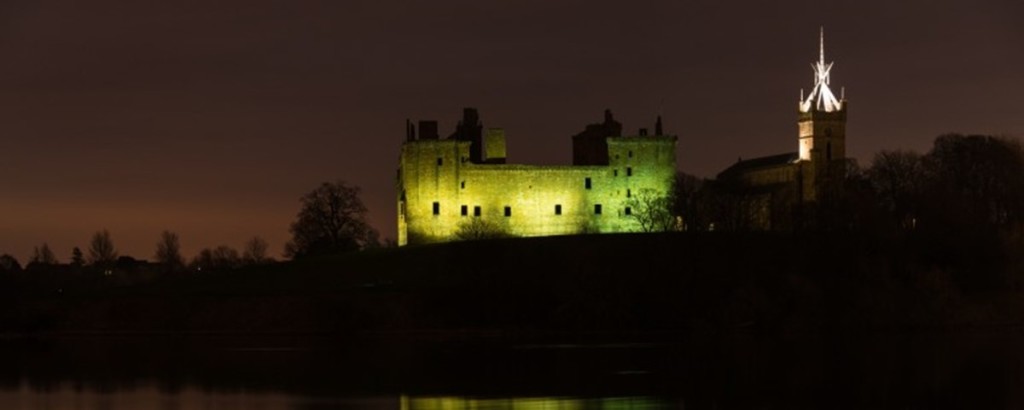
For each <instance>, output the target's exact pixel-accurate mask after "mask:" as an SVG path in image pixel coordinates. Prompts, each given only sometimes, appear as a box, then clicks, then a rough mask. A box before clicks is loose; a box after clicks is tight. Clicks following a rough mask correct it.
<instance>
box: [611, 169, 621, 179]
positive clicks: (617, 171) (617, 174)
mask: <svg viewBox="0 0 1024 410" xmlns="http://www.w3.org/2000/svg"><path fill="white" fill-rule="evenodd" d="M612 176H616V177H617V176H619V170H617V169H616V170H615V171H613V173H612Z"/></svg>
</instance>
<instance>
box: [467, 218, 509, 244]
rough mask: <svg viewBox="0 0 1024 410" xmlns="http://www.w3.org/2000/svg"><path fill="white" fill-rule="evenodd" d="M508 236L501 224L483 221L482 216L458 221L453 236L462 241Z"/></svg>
mask: <svg viewBox="0 0 1024 410" xmlns="http://www.w3.org/2000/svg"><path fill="white" fill-rule="evenodd" d="M509 236H510V235H509V233H508V232H506V231H505V229H504V228H503V227H502V226H499V225H498V224H495V223H493V222H488V221H485V220H483V218H471V219H470V220H469V221H466V222H462V223H460V224H459V226H458V228H457V229H456V230H455V237H456V238H458V239H459V240H463V241H470V240H477V239H497V238H506V237H509Z"/></svg>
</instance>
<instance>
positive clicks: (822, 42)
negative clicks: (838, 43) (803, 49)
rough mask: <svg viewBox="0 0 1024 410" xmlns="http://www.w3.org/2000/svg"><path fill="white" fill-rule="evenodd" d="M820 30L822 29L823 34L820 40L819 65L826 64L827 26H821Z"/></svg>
mask: <svg viewBox="0 0 1024 410" xmlns="http://www.w3.org/2000/svg"><path fill="white" fill-rule="evenodd" d="M819 29H821V34H820V37H819V38H818V41H819V43H818V46H819V48H818V63H819V64H825V26H821V27H819Z"/></svg>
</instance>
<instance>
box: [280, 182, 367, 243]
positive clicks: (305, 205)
mask: <svg viewBox="0 0 1024 410" xmlns="http://www.w3.org/2000/svg"><path fill="white" fill-rule="evenodd" d="M300 201H301V202H302V209H301V210H300V211H299V214H298V216H297V219H296V221H295V222H294V223H292V226H291V229H290V231H291V233H292V240H291V241H290V242H288V244H287V245H286V246H285V256H287V257H290V258H300V257H304V256H310V255H322V254H331V253H342V252H350V251H356V250H359V249H362V248H364V247H366V246H371V245H373V242H374V240H375V239H374V238H376V232H375V231H374V230H373V228H371V227H370V225H369V224H367V223H366V206H365V205H363V201H362V200H360V199H359V187H356V186H350V185H348V184H347V183H345V182H344V181H336V182H333V183H329V182H325V183H323V184H321V185H320V186H319V187H317V188H316V189H314V190H313V191H312V192H309V193H308V194H306V195H304V196H303V197H302V199H301V200H300Z"/></svg>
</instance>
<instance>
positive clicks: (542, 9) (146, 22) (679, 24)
mask: <svg viewBox="0 0 1024 410" xmlns="http://www.w3.org/2000/svg"><path fill="white" fill-rule="evenodd" d="M1022 22H1024V3H1022V2H1020V1H1019V0H1005V1H1001V0H979V1H923V0H922V1H904V2H894V1H878V0H869V1H842V2H825V1H785V2H783V1H779V2H749V3H741V2H722V1H697V2H669V1H661V2H653V1H649V2H644V1H635V2H625V1H614V2H613V1H594V0H591V1H551V0H537V1H534V0H522V1H480V0H476V1H430V2H428V1H421V2H398V1H388V0H374V1H352V0H345V1H337V0H335V1H297V0H282V1H265V0H245V1H235V0H231V1H173V2H167V1H162V2H156V1H154V2H149V1H109V0H80V1H77V0H52V1H39V0H5V1H3V2H2V3H0V155H2V159H0V253H11V254H13V255H15V256H16V257H17V258H18V259H19V260H21V261H22V263H25V262H27V261H26V259H27V258H28V256H29V254H30V252H31V249H32V247H33V246H35V245H39V244H41V243H42V242H44V241H46V242H49V244H50V246H51V247H52V248H53V250H54V252H55V253H56V254H57V256H58V258H60V259H61V261H64V262H66V261H67V260H68V258H69V256H70V254H71V248H72V247H73V246H79V247H81V248H82V249H83V250H85V249H86V248H87V247H88V242H89V238H90V236H91V235H92V233H93V232H95V231H97V230H100V229H103V228H106V229H109V230H110V232H111V235H112V238H113V240H114V244H115V246H117V248H118V250H119V251H120V253H121V254H127V255H131V256H134V257H136V258H140V259H152V257H153V253H154V247H155V243H156V241H157V239H158V236H159V233H160V231H162V230H164V229H169V230H172V231H175V232H177V233H178V234H179V235H180V236H181V240H182V246H183V251H184V253H185V255H186V256H187V257H191V256H193V255H194V254H195V253H196V252H197V251H198V250H199V249H200V248H202V247H213V246H217V245H221V244H226V245H229V246H233V247H236V248H241V247H242V245H243V243H244V241H246V240H247V239H248V238H250V237H252V236H253V235H260V236H262V237H264V238H265V239H267V240H268V241H269V242H270V245H271V249H272V253H273V254H274V256H278V257H279V255H280V252H281V250H282V248H283V245H284V243H285V241H286V240H287V239H288V237H289V234H288V225H289V224H290V223H291V221H292V220H293V219H294V217H295V214H296V212H297V211H298V209H299V202H298V198H299V197H300V196H301V195H302V194H303V193H305V192H308V191H310V190H311V189H313V188H315V187H316V186H317V185H318V184H319V183H321V182H324V181H330V180H334V179H344V180H347V181H348V182H350V183H353V184H356V185H359V186H360V187H362V189H363V200H364V201H365V202H366V204H367V206H368V207H369V208H370V213H369V218H370V220H371V222H372V224H373V225H374V226H376V227H377V228H378V229H379V230H380V231H381V233H382V236H384V237H391V238H393V237H394V236H395V232H394V231H395V193H394V176H395V169H396V167H397V165H398V164H397V160H398V155H399V147H400V144H401V142H402V140H403V138H404V127H405V119H406V118H410V119H412V120H413V121H416V120H419V119H436V120H438V121H440V127H441V132H442V134H443V135H447V134H449V133H450V132H451V130H452V129H453V127H454V126H455V122H456V121H457V119H458V118H459V117H460V115H461V112H462V108H463V107H467V106H472V107H477V108H478V109H479V110H480V114H481V118H482V121H483V123H484V126H485V127H504V128H505V130H506V135H507V136H508V152H509V160H510V162H514V163H533V164H557V163H569V162H570V160H571V152H570V146H571V139H570V137H571V136H572V135H573V134H575V133H577V132H579V131H580V130H582V129H583V127H584V126H585V125H586V124H588V123H592V122H598V121H600V120H601V118H602V117H601V116H602V111H603V110H604V109H606V108H610V109H611V110H612V111H613V112H614V113H615V116H616V118H617V119H618V120H619V121H621V122H622V123H623V126H624V128H625V129H626V130H629V131H630V133H633V132H636V129H637V128H640V127H648V128H653V124H654V119H655V116H656V115H657V114H658V113H659V112H661V113H662V114H663V116H664V121H665V128H666V131H667V132H669V133H673V134H677V135H679V144H678V166H679V168H680V170H682V171H685V172H688V173H691V174H696V175H699V176H713V175H714V174H715V173H717V172H718V171H720V170H722V169H723V168H725V167H727V166H728V165H730V164H731V163H733V162H734V161H736V160H737V158H738V157H741V156H742V157H744V158H751V157H756V156H761V155H769V154H775V153H782V152H791V151H795V150H796V147H797V145H796V123H795V121H796V108H797V107H796V105H797V99H798V97H799V92H800V89H801V88H804V89H805V90H808V91H809V89H810V88H811V87H812V86H813V78H812V71H811V67H810V63H811V62H813V61H815V60H816V59H817V51H818V50H817V47H818V29H819V26H822V25H823V26H824V27H825V38H826V50H825V53H826V59H827V60H829V61H834V62H835V67H834V68H833V70H832V88H833V90H835V91H836V92H837V93H838V91H839V89H840V87H846V96H847V98H848V100H849V104H850V105H849V124H848V129H847V135H848V137H847V141H848V142H847V144H848V151H849V152H850V153H851V154H852V155H853V156H854V157H856V158H857V159H858V160H859V161H860V163H861V164H862V165H867V164H868V163H869V162H870V158H871V155H872V153H873V152H875V151H877V150H880V149H895V148H907V149H914V150H918V151H925V150H927V148H928V147H929V145H930V143H931V141H932V139H933V138H934V137H935V136H937V135H939V134H942V133H945V132H970V133H990V134H999V135H1010V136H1021V135H1022V134H1024V101H1022V100H1024V97H1022V94H1024V23H1022Z"/></svg>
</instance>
